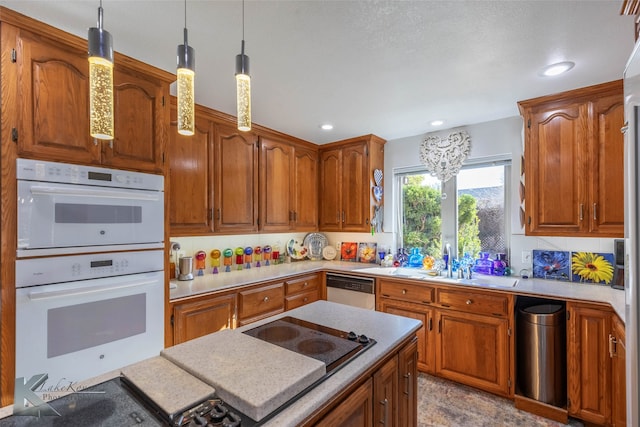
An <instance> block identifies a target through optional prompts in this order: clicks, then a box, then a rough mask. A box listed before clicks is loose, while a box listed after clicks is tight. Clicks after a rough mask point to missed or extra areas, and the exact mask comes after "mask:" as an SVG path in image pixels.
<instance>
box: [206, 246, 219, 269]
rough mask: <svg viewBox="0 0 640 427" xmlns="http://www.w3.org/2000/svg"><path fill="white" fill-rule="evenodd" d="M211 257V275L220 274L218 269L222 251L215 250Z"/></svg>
mask: <svg viewBox="0 0 640 427" xmlns="http://www.w3.org/2000/svg"><path fill="white" fill-rule="evenodd" d="M209 256H210V257H211V267H213V269H212V271H211V273H213V274H218V267H220V249H213V250H212V251H211V253H210V254H209Z"/></svg>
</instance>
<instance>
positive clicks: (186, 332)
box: [172, 293, 236, 345]
mask: <svg viewBox="0 0 640 427" xmlns="http://www.w3.org/2000/svg"><path fill="white" fill-rule="evenodd" d="M235 314H236V296H235V294H233V293H232V294H228V295H221V296H207V297H203V298H197V299H193V300H187V301H185V302H177V303H174V304H173V314H172V321H173V343H174V345H175V344H180V343H183V342H185V341H189V340H192V339H194V338H198V337H201V336H203V335H207V334H211V333H214V332H218V331H221V330H223V329H229V328H231V329H232V328H235V317H236V316H235Z"/></svg>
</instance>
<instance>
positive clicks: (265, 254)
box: [262, 245, 271, 267]
mask: <svg viewBox="0 0 640 427" xmlns="http://www.w3.org/2000/svg"><path fill="white" fill-rule="evenodd" d="M262 259H264V265H266V266H267V267H268V266H269V265H270V264H269V260H270V259H271V246H269V245H267V246H265V247H264V248H262Z"/></svg>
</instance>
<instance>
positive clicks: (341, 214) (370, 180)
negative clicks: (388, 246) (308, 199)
mask: <svg viewBox="0 0 640 427" xmlns="http://www.w3.org/2000/svg"><path fill="white" fill-rule="evenodd" d="M384 143H385V141H384V140H382V139H380V138H378V137H377V136H374V135H367V136H363V137H358V138H352V139H349V140H345V141H339V142H335V143H332V144H327V145H324V146H322V147H320V154H319V155H320V185H319V188H320V193H319V198H320V209H319V215H320V217H319V228H320V230H323V231H371V219H372V217H373V207H374V203H373V195H372V187H373V185H375V184H374V177H373V171H374V170H375V169H380V170H382V169H383V167H384Z"/></svg>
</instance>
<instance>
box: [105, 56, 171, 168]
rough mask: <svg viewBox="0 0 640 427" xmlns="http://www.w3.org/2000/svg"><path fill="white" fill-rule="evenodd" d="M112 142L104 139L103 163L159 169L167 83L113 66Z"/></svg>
mask: <svg viewBox="0 0 640 427" xmlns="http://www.w3.org/2000/svg"><path fill="white" fill-rule="evenodd" d="M113 82H114V87H113V90H114V94H113V95H114V96H113V98H114V100H113V103H114V105H113V106H114V120H113V122H114V131H115V138H114V140H113V144H110V143H103V158H102V163H103V164H105V165H108V166H111V167H116V168H125V169H135V170H141V171H145V172H156V173H162V172H163V169H164V165H163V154H164V148H165V139H166V137H167V124H168V123H169V107H168V106H166V107H165V100H166V101H167V102H168V94H169V84H168V83H165V82H162V81H159V80H156V79H154V78H153V77H150V76H145V75H143V74H141V73H137V72H134V71H130V70H129V69H127V68H124V67H118V66H116V67H115V69H114V74H113Z"/></svg>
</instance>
